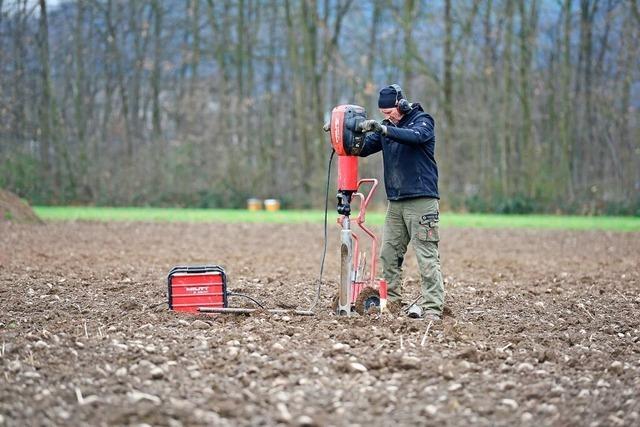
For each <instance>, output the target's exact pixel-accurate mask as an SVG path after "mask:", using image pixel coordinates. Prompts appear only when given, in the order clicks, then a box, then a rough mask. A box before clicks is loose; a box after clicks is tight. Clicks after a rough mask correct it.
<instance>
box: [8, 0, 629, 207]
mask: <svg viewBox="0 0 640 427" xmlns="http://www.w3.org/2000/svg"><path fill="white" fill-rule="evenodd" d="M639 59H640V6H639V5H638V3H637V1H630V0H625V1H622V0H518V1H508V0H468V1H456V2H453V1H451V0H440V1H435V0H434V1H426V0H422V1H421V0H402V1H400V0H394V1H382V0H361V1H352V0H288V1H287V0H235V1H232V0H215V1H214V0H166V1H161V0H130V1H117V0H85V1H68V2H64V1H56V2H48V1H45V0H39V1H34V0H29V1H26V0H16V1H7V0H0V187H4V188H7V189H9V190H12V191H14V192H16V193H17V194H19V195H20V196H22V197H25V198H27V199H28V200H29V201H31V202H32V203H36V204H91V205H110V206H122V205H151V206H193V207H242V206H244V204H245V201H246V199H247V198H248V197H254V196H255V197H263V198H265V197H276V198H279V199H281V200H282V201H283V203H284V205H285V206H287V207H292V208H308V207H320V206H321V205H322V203H323V200H324V190H325V183H326V173H327V172H326V170H327V169H326V168H327V162H328V157H329V152H330V146H329V143H328V141H327V136H326V134H324V132H323V131H322V124H323V123H324V121H325V120H326V119H327V118H328V115H329V112H330V110H331V108H332V107H333V106H335V105H337V104H340V103H357V104H360V105H363V106H365V107H366V108H367V111H368V112H369V114H370V116H372V117H374V118H379V114H378V112H377V104H376V100H377V94H378V90H379V89H380V87H382V86H384V85H387V84H389V83H399V84H400V85H401V86H402V87H403V88H404V92H405V95H407V97H408V98H409V100H411V101H416V102H420V103H422V105H423V106H424V108H425V109H426V110H427V111H428V112H430V113H431V114H432V115H433V116H434V117H435V119H436V126H437V128H436V130H437V148H436V152H437V159H438V163H439V168H440V192H441V196H442V202H443V205H444V206H446V207H447V208H448V209H455V210H470V211H487V212H534V211H535V212H553V213H555V212H564V213H582V214H604V213H606V214H631V215H640V126H639V123H638V108H640V61H639ZM362 164H363V167H361V175H362V176H365V175H366V176H379V177H381V176H382V169H381V164H382V162H381V159H380V157H379V156H373V157H372V158H367V159H366V160H364V161H363V162H362ZM332 191H333V190H332ZM382 193H383V192H382ZM377 202H378V205H381V204H382V203H383V202H384V197H383V195H380V197H379V199H378V201H377Z"/></svg>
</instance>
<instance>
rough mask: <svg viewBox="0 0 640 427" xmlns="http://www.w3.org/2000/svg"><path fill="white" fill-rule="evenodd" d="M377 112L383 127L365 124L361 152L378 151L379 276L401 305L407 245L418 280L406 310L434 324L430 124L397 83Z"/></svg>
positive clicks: (437, 292) (436, 286) (437, 276)
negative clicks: (383, 198)
mask: <svg viewBox="0 0 640 427" xmlns="http://www.w3.org/2000/svg"><path fill="white" fill-rule="evenodd" d="M378 108H379V109H380V113H382V115H383V116H384V120H383V121H382V123H379V122H377V121H376V120H365V121H364V122H362V124H361V128H362V130H363V131H364V132H373V133H370V134H369V135H367V137H366V138H365V142H364V146H363V149H362V151H361V152H360V156H361V157H366V156H369V155H371V154H374V153H377V152H378V151H381V150H382V156H383V161H384V184H385V189H386V192H387V199H388V200H389V205H388V208H387V215H386V218H385V222H384V230H383V235H382V249H381V254H380V259H381V261H382V268H383V277H384V278H385V280H386V281H387V284H388V294H389V300H390V301H395V302H397V303H401V292H402V262H403V260H404V255H405V253H406V252H407V245H408V244H409V241H412V242H413V247H414V250H415V252H416V257H417V259H418V267H419V269H420V276H421V278H422V294H421V298H420V299H419V300H418V301H417V302H416V303H415V304H413V305H411V306H410V307H408V314H409V316H410V317H414V318H423V317H424V318H425V319H428V320H439V319H440V318H441V316H442V309H443V303H444V285H443V281H442V273H441V271H440V255H439V253H438V241H439V240H440V238H439V233H438V228H439V227H438V221H439V206H438V200H439V198H440V197H439V195H438V166H437V165H436V160H435V157H434V151H435V142H436V140H435V129H434V127H435V123H434V120H433V117H431V116H430V115H429V114H427V113H425V112H424V110H423V109H422V107H421V106H420V104H418V103H415V104H410V103H409V102H408V101H407V100H406V99H405V98H404V96H403V95H402V89H401V88H400V86H398V85H391V86H387V87H385V88H383V89H382V90H380V96H379V98H378Z"/></svg>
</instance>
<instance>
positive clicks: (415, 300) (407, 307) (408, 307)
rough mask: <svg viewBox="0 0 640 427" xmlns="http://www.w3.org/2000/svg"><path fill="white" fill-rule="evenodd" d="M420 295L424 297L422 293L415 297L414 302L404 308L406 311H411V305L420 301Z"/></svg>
mask: <svg viewBox="0 0 640 427" xmlns="http://www.w3.org/2000/svg"><path fill="white" fill-rule="evenodd" d="M420 297H422V295H418V298H416V299H414V300H413V302H412V303H411V304H409V305H408V306H406V307H405V308H404V309H403V310H404V311H405V312H408V311H409V309H410V308H411V307H413V305H414V304H415V303H417V302H418V300H419V299H420Z"/></svg>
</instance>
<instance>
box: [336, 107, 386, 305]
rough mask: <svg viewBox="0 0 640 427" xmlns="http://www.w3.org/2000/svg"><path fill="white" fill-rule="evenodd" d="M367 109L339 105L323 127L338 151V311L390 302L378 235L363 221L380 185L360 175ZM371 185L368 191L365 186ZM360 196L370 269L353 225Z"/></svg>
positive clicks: (360, 216)
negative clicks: (379, 260) (381, 270)
mask: <svg viewBox="0 0 640 427" xmlns="http://www.w3.org/2000/svg"><path fill="white" fill-rule="evenodd" d="M366 119H367V113H366V111H365V109H364V108H363V107H360V106H358V105H349V104H345V105H338V106H337V107H335V108H334V109H333V110H332V111H331V120H330V122H329V123H327V124H326V125H325V127H324V130H325V131H326V132H330V135H331V145H332V146H333V149H334V150H335V152H336V153H337V154H338V194H337V198H338V203H337V211H338V214H340V216H339V217H338V224H339V225H340V226H341V231H340V284H339V287H338V294H337V295H336V297H335V298H334V303H333V308H334V309H335V312H336V314H338V315H347V316H348V315H350V314H351V313H352V312H353V311H356V312H357V313H359V314H364V313H365V312H366V311H368V310H369V309H370V308H372V307H374V306H375V307H379V310H380V311H383V310H384V308H385V306H386V302H387V284H386V282H385V281H384V280H382V279H380V280H377V279H376V268H377V264H378V263H377V250H378V238H377V237H376V235H375V234H374V233H373V232H372V231H371V230H370V229H369V228H368V227H366V226H365V225H364V222H365V215H366V210H367V206H368V205H369V202H370V201H371V198H372V196H373V194H374V192H375V190H376V188H377V186H378V180H377V179H374V178H364V179H358V154H360V151H361V150H362V147H363V145H364V137H365V135H364V132H362V130H361V128H360V124H361V123H362V122H363V121H364V120H366ZM365 185H370V188H369V192H368V193H367V194H366V195H365V194H364V192H363V190H362V188H363V187H364V186H365ZM354 199H355V200H358V201H359V202H360V203H359V209H358V216H357V217H356V220H355V223H356V224H357V225H358V227H359V228H360V229H361V230H362V231H363V232H364V234H365V235H366V236H368V238H370V239H371V241H370V249H371V250H370V259H371V261H370V267H369V271H367V256H366V254H367V253H366V252H360V251H359V249H360V247H361V246H363V245H361V244H360V238H359V237H358V235H357V234H356V233H354V232H353V230H352V229H351V211H352V206H351V203H352V202H353V201H354Z"/></svg>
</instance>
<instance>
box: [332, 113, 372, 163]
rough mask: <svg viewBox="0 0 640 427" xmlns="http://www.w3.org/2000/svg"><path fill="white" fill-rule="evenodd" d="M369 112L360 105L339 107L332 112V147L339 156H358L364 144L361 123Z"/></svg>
mask: <svg viewBox="0 0 640 427" xmlns="http://www.w3.org/2000/svg"><path fill="white" fill-rule="evenodd" d="M366 119H367V112H366V111H365V109H364V108H363V107H360V106H359V105H351V104H343V105H338V106H337V107H335V108H334V109H333V110H332V111H331V145H333V148H334V149H335V150H336V153H338V155H339V156H357V155H358V154H360V151H361V150H362V145H363V144H364V132H362V131H361V130H360V123H362V121H364V120H366Z"/></svg>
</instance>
